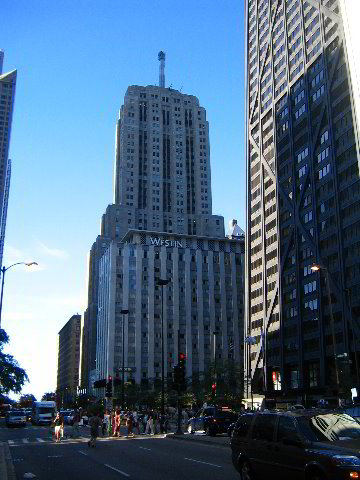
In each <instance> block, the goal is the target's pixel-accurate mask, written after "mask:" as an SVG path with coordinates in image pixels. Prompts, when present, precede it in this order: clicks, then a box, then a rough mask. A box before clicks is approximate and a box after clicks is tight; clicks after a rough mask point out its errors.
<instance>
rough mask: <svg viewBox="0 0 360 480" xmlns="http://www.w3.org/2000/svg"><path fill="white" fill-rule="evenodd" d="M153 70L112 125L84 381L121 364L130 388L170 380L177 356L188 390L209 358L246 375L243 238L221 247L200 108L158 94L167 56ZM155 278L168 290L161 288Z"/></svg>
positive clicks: (186, 99) (173, 94) (165, 92)
mask: <svg viewBox="0 0 360 480" xmlns="http://www.w3.org/2000/svg"><path fill="white" fill-rule="evenodd" d="M159 60H160V73H159V85H158V86H157V85H153V86H130V87H129V88H128V89H127V91H126V94H125V99H124V104H123V106H122V107H121V109H120V115H119V120H118V122H117V128H116V143H115V147H116V148H115V172H114V204H113V205H109V206H108V207H107V209H106V212H105V214H104V215H103V218H102V224H101V236H100V238H98V240H97V242H96V244H94V245H93V248H92V256H91V258H92V260H90V265H91V271H92V272H93V275H92V280H91V282H89V307H88V309H87V311H86V315H85V316H84V333H85V332H86V331H87V332H89V333H88V337H89V340H88V343H87V344H88V345H89V349H90V348H91V347H90V344H91V341H92V342H94V341H95V336H94V331H95V327H96V361H95V359H94V358H93V359H92V366H94V365H96V370H95V371H94V369H93V368H89V369H88V373H87V376H88V378H89V379H97V380H99V379H100V380H101V379H104V378H107V376H108V375H111V376H113V377H116V376H119V375H121V371H122V365H123V361H125V366H126V379H127V380H129V379H130V380H132V381H135V382H136V383H137V384H146V385H147V384H151V383H152V382H156V381H159V380H160V378H161V375H162V374H164V376H165V379H168V378H171V375H172V367H173V366H174V364H175V362H176V361H177V359H178V354H179V352H185V353H186V355H187V376H188V377H189V378H190V377H191V378H192V379H193V380H194V381H195V379H200V378H203V376H204V375H205V372H207V373H209V368H210V365H211V363H212V362H213V361H214V360H215V358H217V359H219V360H218V365H219V364H220V363H221V362H222V361H224V362H229V364H231V365H236V367H237V370H236V371H239V369H242V366H243V365H242V361H243V355H242V354H241V353H240V352H241V343H242V340H241V339H242V332H243V265H244V258H243V257H244V235H243V234H242V232H241V231H240V232H238V233H237V234H235V235H234V236H232V237H231V238H225V231H224V219H223V217H222V216H216V215H213V214H212V198H211V172H210V148H209V125H208V122H207V120H206V112H205V109H204V108H203V107H201V106H200V104H199V100H198V99H197V98H196V97H194V96H192V95H186V94H184V93H182V92H180V91H178V90H174V89H172V88H165V68H164V67H165V54H164V53H163V52H160V54H159ZM159 279H161V280H165V281H166V282H168V284H167V285H166V286H164V287H163V290H162V289H161V288H162V287H160V286H159V283H158V281H159ZM90 300H92V303H91V302H90ZM90 304H91V305H92V307H93V308H92V309H91V308H90ZM123 310H126V311H128V313H127V314H123V313H122V312H123ZM95 316H96V320H95ZM91 318H92V319H93V320H94V321H91ZM85 323H86V324H87V330H86V328H85ZM92 325H93V326H95V327H92ZM91 329H92V332H93V333H92V334H90V331H91ZM90 337H91V339H92V340H90ZM162 339H163V341H162ZM85 344H86V342H85V341H84V340H83V345H85ZM161 345H164V349H165V350H164V356H163V357H162V355H161ZM87 358H89V355H88V356H87ZM123 359H124V360H123ZM162 363H164V368H162ZM83 371H84V377H85V376H86V374H85V369H83ZM234 372H235V369H232V374H234ZM230 373H231V372H230ZM94 375H95V377H94ZM85 383H86V382H85ZM229 383H230V384H231V388H237V391H238V392H239V390H240V389H241V388H242V387H240V381H239V379H238V381H237V383H236V380H235V378H231V379H230V377H229ZM88 385H89V386H90V389H91V385H92V381H91V380H90V381H89V382H88ZM96 394H97V395H98V396H99V397H101V396H103V392H102V391H101V390H97V391H96Z"/></svg>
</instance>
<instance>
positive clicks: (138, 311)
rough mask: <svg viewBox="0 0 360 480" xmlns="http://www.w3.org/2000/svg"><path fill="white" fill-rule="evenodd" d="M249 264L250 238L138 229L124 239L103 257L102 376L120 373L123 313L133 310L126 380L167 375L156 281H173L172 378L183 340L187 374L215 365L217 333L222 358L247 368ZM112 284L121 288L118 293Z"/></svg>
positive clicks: (169, 295) (167, 297) (168, 305)
mask: <svg viewBox="0 0 360 480" xmlns="http://www.w3.org/2000/svg"><path fill="white" fill-rule="evenodd" d="M110 258H111V264H112V265H111V267H110ZM243 262H244V238H242V239H239V240H230V239H218V238H205V237H202V238H201V237H192V236H185V235H182V236H178V235H167V234H159V233H158V232H147V231H145V232H144V231H136V230H131V231H129V232H128V233H127V235H126V236H125V237H124V239H123V241H122V242H115V241H114V242H112V243H111V245H110V246H109V247H108V249H107V251H106V252H105V254H104V256H103V257H102V259H101V269H100V271H101V274H100V275H101V276H100V284H99V316H98V343H97V362H96V365H97V378H99V379H101V378H105V376H106V375H116V374H117V373H118V372H119V371H120V370H121V367H122V349H123V338H122V321H123V316H122V315H121V313H120V311H121V309H123V308H125V309H128V310H129V314H128V315H125V316H124V321H125V337H124V348H125V350H124V352H125V367H127V368H130V369H131V371H129V372H127V373H126V379H128V378H133V379H134V380H135V381H136V383H140V382H142V381H148V380H154V379H159V378H160V376H161V288H160V287H158V286H156V283H155V280H156V278H167V279H169V280H170V282H169V284H168V285H167V286H165V287H163V288H164V290H163V297H164V301H163V310H164V312H163V325H164V352H165V365H164V367H165V368H164V372H165V378H166V377H168V376H171V373H172V367H173V366H174V365H175V363H176V362H177V358H178V335H180V339H179V341H180V349H181V351H183V352H185V353H186V356H187V360H186V364H187V377H188V378H190V377H192V376H193V375H194V376H195V377H196V376H199V377H202V376H203V375H204V372H205V371H206V370H207V369H209V367H210V364H211V362H212V361H213V360H214V354H215V352H214V339H213V332H214V331H215V330H218V331H219V334H218V335H217V338H216V342H217V348H216V352H217V357H218V358H219V361H221V360H229V361H231V360H233V361H234V363H235V364H236V365H237V366H238V367H240V368H241V366H242V355H240V352H241V350H242V331H243V267H244V263H243ZM115 264H116V270H114V269H113V268H112V266H113V265H115ZM110 283H112V285H113V287H114V288H115V291H113V292H112V293H111V295H109V294H108V289H109V286H110ZM100 302H101V303H100ZM113 309H114V310H113ZM109 312H111V314H110V313H109ZM109 315H110V317H111V318H113V319H115V324H114V323H111V320H110V317H109ZM106 339H107V341H106ZM113 340H114V342H113V343H112V341H113ZM100 357H101V358H100Z"/></svg>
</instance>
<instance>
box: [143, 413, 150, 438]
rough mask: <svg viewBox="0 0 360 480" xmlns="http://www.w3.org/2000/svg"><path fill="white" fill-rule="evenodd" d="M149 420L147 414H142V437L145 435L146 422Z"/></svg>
mask: <svg viewBox="0 0 360 480" xmlns="http://www.w3.org/2000/svg"><path fill="white" fill-rule="evenodd" d="M148 419H149V415H148V414H147V413H145V414H144V416H143V418H142V424H143V432H144V435H145V433H146V426H147V421H148Z"/></svg>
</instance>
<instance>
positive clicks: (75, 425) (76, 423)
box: [72, 410, 80, 438]
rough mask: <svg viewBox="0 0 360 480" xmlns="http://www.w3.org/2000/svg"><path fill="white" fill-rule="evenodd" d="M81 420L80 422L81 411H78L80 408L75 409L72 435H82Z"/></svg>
mask: <svg viewBox="0 0 360 480" xmlns="http://www.w3.org/2000/svg"><path fill="white" fill-rule="evenodd" d="M79 422H80V413H79V412H78V410H75V412H74V416H73V420H72V437H73V438H78V437H80V432H79Z"/></svg>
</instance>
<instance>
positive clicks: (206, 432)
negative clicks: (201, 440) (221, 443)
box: [205, 425, 211, 436]
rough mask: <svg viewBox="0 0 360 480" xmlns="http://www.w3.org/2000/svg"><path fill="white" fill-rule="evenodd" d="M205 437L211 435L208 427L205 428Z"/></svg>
mask: <svg viewBox="0 0 360 480" xmlns="http://www.w3.org/2000/svg"><path fill="white" fill-rule="evenodd" d="M205 435H207V436H210V435H211V430H210V427H209V425H206V427H205Z"/></svg>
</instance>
